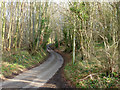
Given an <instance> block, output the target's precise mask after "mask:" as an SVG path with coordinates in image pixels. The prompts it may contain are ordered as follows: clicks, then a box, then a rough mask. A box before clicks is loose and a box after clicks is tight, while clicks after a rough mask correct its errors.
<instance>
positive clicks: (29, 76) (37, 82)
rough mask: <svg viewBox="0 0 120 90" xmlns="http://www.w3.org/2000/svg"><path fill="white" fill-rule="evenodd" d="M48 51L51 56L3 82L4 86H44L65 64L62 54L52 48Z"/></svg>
mask: <svg viewBox="0 0 120 90" xmlns="http://www.w3.org/2000/svg"><path fill="white" fill-rule="evenodd" d="M48 52H49V53H50V57H49V58H48V59H47V60H46V61H45V62H44V63H43V64H41V65H40V66H38V67H35V68H33V69H31V70H28V71H25V72H23V73H21V74H20V75H18V76H16V77H15V78H13V79H8V80H7V81H4V82H2V84H1V85H2V88H39V87H41V86H43V85H44V84H45V83H46V82H47V81H48V80H49V79H50V78H52V76H53V75H54V74H55V73H56V72H57V71H58V70H59V68H60V67H61V66H62V64H63V58H62V56H61V55H60V54H58V53H56V52H54V51H53V50H51V49H48Z"/></svg>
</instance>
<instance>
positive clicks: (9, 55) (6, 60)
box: [0, 49, 48, 80]
mask: <svg viewBox="0 0 120 90" xmlns="http://www.w3.org/2000/svg"><path fill="white" fill-rule="evenodd" d="M47 55H48V53H47V52H46V51H44V50H43V49H41V51H36V52H35V54H34V55H31V54H30V53H28V51H25V50H24V51H21V50H18V51H14V50H11V51H10V52H4V53H3V55H2V64H1V73H0V78H1V79H2V80H4V79H5V78H13V77H14V76H15V75H18V74H19V73H21V72H23V71H25V70H28V69H31V68H33V67H35V66H37V65H39V64H40V63H42V62H43V61H44V60H45V57H46V56H47Z"/></svg>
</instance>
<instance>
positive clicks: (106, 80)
mask: <svg viewBox="0 0 120 90" xmlns="http://www.w3.org/2000/svg"><path fill="white" fill-rule="evenodd" d="M97 63H99V61H96V60H94V61H92V62H91V61H87V60H86V61H76V63H75V64H74V65H73V64H72V62H70V63H68V64H67V65H66V67H65V69H64V71H65V75H66V77H67V79H68V80H70V81H72V82H74V83H75V84H76V87H77V88H117V87H118V86H119V85H120V80H119V77H118V76H119V74H118V73H115V72H114V76H113V77H111V76H110V75H108V76H106V74H105V73H104V72H101V70H103V69H102V68H103V67H102V65H100V64H97ZM90 74H91V75H92V74H93V75H92V78H93V79H91V78H90V77H89V76H88V75H90ZM86 77H87V78H86Z"/></svg>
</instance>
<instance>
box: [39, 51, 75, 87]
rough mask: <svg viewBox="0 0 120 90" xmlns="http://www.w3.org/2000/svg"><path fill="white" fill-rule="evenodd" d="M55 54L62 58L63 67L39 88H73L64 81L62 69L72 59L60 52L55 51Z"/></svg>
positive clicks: (68, 82)
mask: <svg viewBox="0 0 120 90" xmlns="http://www.w3.org/2000/svg"><path fill="white" fill-rule="evenodd" d="M54 51H56V52H57V53H59V54H61V56H62V57H63V58H64V63H63V66H62V67H61V68H60V69H59V70H58V71H57V72H56V74H55V75H54V76H53V77H52V78H51V79H50V80H49V81H48V82H47V83H46V84H45V85H44V86H42V87H40V88H74V86H73V85H72V84H71V82H70V81H69V80H66V78H65V76H64V67H65V65H66V64H67V63H68V62H70V61H71V59H72V57H71V56H70V55H69V54H66V53H64V52H61V51H59V50H57V49H55V50H54Z"/></svg>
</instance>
